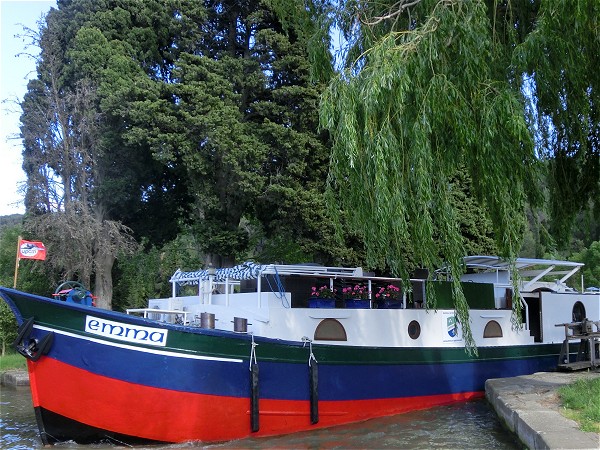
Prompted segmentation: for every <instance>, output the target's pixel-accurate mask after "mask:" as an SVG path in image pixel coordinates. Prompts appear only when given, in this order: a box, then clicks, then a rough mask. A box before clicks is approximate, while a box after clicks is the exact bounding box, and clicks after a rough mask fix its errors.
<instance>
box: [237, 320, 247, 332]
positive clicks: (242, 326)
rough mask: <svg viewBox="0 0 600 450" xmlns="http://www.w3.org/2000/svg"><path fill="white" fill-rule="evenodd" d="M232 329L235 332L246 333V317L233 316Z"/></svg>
mask: <svg viewBox="0 0 600 450" xmlns="http://www.w3.org/2000/svg"><path fill="white" fill-rule="evenodd" d="M233 331H235V332H237V333H247V332H248V319H244V318H243V317H234V318H233Z"/></svg>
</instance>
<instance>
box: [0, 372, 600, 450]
mask: <svg viewBox="0 0 600 450" xmlns="http://www.w3.org/2000/svg"><path fill="white" fill-rule="evenodd" d="M594 377H600V370H596V371H589V372H570V373H564V372H539V373H535V374H533V375H523V376H519V377H514V378H496V379H490V380H488V381H487V382H486V383H485V396H486V399H487V400H488V402H489V403H490V404H491V405H492V407H493V408H494V409H495V411H496V414H497V415H498V417H499V418H500V420H501V421H503V422H504V423H505V425H506V426H507V427H508V429H509V430H510V431H512V432H513V433H514V434H515V435H517V436H518V438H519V439H520V440H521V442H523V444H525V445H526V446H527V447H528V448H529V449H600V433H587V432H584V431H581V430H580V429H579V427H578V425H577V423H576V422H575V421H573V420H570V419H567V418H566V417H564V416H563V415H562V414H561V413H560V408H561V406H560V400H559V398H558V393H557V389H558V388H559V387H560V386H563V385H565V384H570V383H573V382H575V381H576V380H578V379H581V378H594ZM0 384H2V385H3V386H12V387H19V386H29V376H28V373H27V371H26V370H7V371H4V372H2V373H0Z"/></svg>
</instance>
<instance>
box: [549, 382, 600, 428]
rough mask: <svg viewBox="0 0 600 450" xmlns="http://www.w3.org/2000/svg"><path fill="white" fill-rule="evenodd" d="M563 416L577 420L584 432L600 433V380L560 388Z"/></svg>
mask: <svg viewBox="0 0 600 450" xmlns="http://www.w3.org/2000/svg"><path fill="white" fill-rule="evenodd" d="M558 395H559V396H560V399H561V401H562V404H563V406H564V408H565V410H564V411H563V414H564V415H565V416H566V417H568V418H569V419H573V420H575V421H576V422H577V423H579V426H580V427H581V429H582V430H583V431H591V432H595V433H600V401H599V399H600V378H594V379H592V380H577V381H576V382H575V383H573V384H570V385H568V386H563V387H561V388H559V390H558Z"/></svg>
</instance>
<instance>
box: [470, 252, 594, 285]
mask: <svg viewBox="0 0 600 450" xmlns="http://www.w3.org/2000/svg"><path fill="white" fill-rule="evenodd" d="M464 262H465V266H466V267H467V269H472V270H477V271H488V272H492V271H508V270H510V262H509V261H507V260H506V259H503V258H500V257H498V256H467V257H466V258H464ZM583 265H584V264H583V263H579V262H573V261H560V260H554V259H534V258H517V259H516V260H515V264H514V267H515V269H516V270H517V271H518V273H519V277H520V278H521V280H523V281H524V282H525V287H527V286H531V285H532V284H533V283H535V282H537V281H539V280H541V279H542V278H543V277H555V280H556V282H557V283H558V284H563V283H564V282H565V281H566V280H567V279H569V278H570V277H571V276H572V275H574V274H575V273H576V272H577V271H578V270H579V269H580V268H581V267H583ZM558 277H562V278H558Z"/></svg>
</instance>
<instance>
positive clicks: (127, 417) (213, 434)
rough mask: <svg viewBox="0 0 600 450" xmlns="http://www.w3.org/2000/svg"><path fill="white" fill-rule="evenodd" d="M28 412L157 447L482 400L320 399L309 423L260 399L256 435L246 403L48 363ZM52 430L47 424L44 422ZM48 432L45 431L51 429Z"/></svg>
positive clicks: (43, 362) (34, 377) (297, 408)
mask: <svg viewBox="0 0 600 450" xmlns="http://www.w3.org/2000/svg"><path fill="white" fill-rule="evenodd" d="M29 372H30V381H31V391H32V396H33V403H34V406H35V407H36V408H37V407H41V408H43V409H45V410H48V411H51V412H53V413H55V414H58V415H60V416H63V417H65V418H69V419H72V420H74V421H76V422H79V423H80V424H84V425H87V426H90V427H95V428H99V429H104V430H111V431H112V432H114V433H119V434H122V435H128V436H132V437H138V438H141V439H148V440H156V441H163V442H185V441H194V440H199V441H227V440H232V439H239V438H243V437H247V436H250V435H252V436H269V435H276V434H282V433H292V432H296V431H303V430H310V429H314V428H323V427H328V426H333V425H339V424H343V423H349V422H355V421H361V420H365V419H369V418H373V417H380V416H387V415H392V414H399V413H404V412H407V411H412V410H417V409H424V408H430V407H433V406H438V405H444V404H449V403H453V402H457V401H463V400H469V399H472V398H476V397H482V396H483V392H468V393H461V394H452V395H433V396H420V397H405V398H396V399H379V400H377V399H375V400H353V401H321V402H319V423H318V424H315V425H312V424H311V423H310V404H309V402H308V401H291V400H271V399H267V398H261V399H260V403H259V409H260V430H259V431H258V432H255V433H252V432H251V424H250V399H249V398H238V397H224V396H214V395H206V394H196V393H189V392H181V391H174V390H167V389H158V388H154V387H148V386H143V385H139V384H134V383H129V382H123V381H120V380H117V379H113V378H108V377H104V376H100V375H96V374H93V373H91V372H88V371H85V370H82V369H78V368H75V367H73V366H70V365H67V364H64V363H61V362H59V361H56V360H54V359H52V358H48V357H46V358H42V359H40V361H38V362H36V363H32V362H29ZM47 425H50V424H47ZM50 428H51V426H50Z"/></svg>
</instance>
